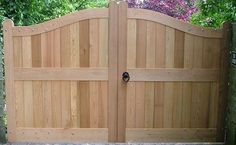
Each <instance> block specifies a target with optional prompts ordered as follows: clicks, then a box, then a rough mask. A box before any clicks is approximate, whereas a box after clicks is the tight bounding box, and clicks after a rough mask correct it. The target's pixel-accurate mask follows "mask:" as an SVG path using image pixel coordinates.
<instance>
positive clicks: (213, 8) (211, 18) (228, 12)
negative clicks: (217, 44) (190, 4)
mask: <svg viewBox="0 0 236 145" xmlns="http://www.w3.org/2000/svg"><path fill="white" fill-rule="evenodd" d="M197 7H198V8H199V12H197V13H195V14H193V15H192V17H191V23H193V24H195V25H200V26H205V27H213V28H217V27H220V26H221V25H222V24H223V23H224V22H226V21H235V20H236V1H235V0H198V2H197Z"/></svg>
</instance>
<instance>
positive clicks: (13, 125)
mask: <svg viewBox="0 0 236 145" xmlns="http://www.w3.org/2000/svg"><path fill="white" fill-rule="evenodd" d="M227 28H228V25H225V28H222V29H217V30H212V29H205V28H200V27H196V26H192V25H190V24H187V23H184V22H181V21H178V20H176V19H174V18H171V17H168V16H165V15H163V14H160V13H157V12H153V11H149V10H141V9H130V8H127V5H126V3H123V2H121V3H120V4H116V3H115V2H111V3H110V6H109V8H104V9H88V10H82V11H79V12H77V13H74V14H70V15H67V16H63V17H61V18H58V19H55V20H51V21H48V22H45V23H42V24H37V25H34V26H23V27H14V26H13V23H12V21H10V20H6V21H5V22H4V46H5V66H6V67H5V68H6V93H7V111H8V113H7V116H8V139H9V141H11V142H125V141H126V142H190V141H216V140H217V139H220V138H221V137H222V136H224V135H221V134H224V130H223V120H224V106H223V104H224V103H223V102H224V100H225V98H226V95H225V93H226V89H227V87H226V86H227V85H226V84H225V83H226V73H227V47H228V46H227V44H228V43H227V40H228V39H227V36H228V35H227V31H225V30H226V29H227ZM123 72H128V73H129V75H130V81H129V82H127V83H126V82H124V81H123V80H122V74H123ZM221 141H222V140H221Z"/></svg>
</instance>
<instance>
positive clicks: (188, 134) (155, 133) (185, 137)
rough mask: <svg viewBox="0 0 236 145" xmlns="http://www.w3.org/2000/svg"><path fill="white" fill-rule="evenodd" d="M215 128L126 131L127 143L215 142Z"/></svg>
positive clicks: (138, 129) (129, 129)
mask: <svg viewBox="0 0 236 145" xmlns="http://www.w3.org/2000/svg"><path fill="white" fill-rule="evenodd" d="M215 136H216V129H215V128H206V129H205V128H199V129H198V128H191V129H189V128H186V129H184V128H176V129H175V128H168V129H163V128H161V129H157V128H155V129H142V128H137V129H131V128H128V129H126V141H127V142H140V143H141V142H143V141H148V142H203V141H204V142H206V141H209V142H215V141H216V138H215Z"/></svg>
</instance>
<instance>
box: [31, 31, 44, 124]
mask: <svg viewBox="0 0 236 145" xmlns="http://www.w3.org/2000/svg"><path fill="white" fill-rule="evenodd" d="M41 64H42V63H41V35H35V36H32V67H41ZM33 102H34V105H33V108H34V109H33V110H34V127H43V97H42V81H33Z"/></svg>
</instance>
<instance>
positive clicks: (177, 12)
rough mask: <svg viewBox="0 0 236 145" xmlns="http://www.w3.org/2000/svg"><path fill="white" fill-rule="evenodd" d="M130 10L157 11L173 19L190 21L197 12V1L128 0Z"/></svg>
mask: <svg viewBox="0 0 236 145" xmlns="http://www.w3.org/2000/svg"><path fill="white" fill-rule="evenodd" d="M126 2H127V3H128V5H129V7H130V8H142V9H149V10H153V11H157V12H160V13H163V14H166V15H169V16H171V17H174V18H177V19H180V20H183V21H188V20H189V18H190V16H191V15H192V14H193V13H195V12H197V11H198V9H197V8H196V7H195V2H196V0H126Z"/></svg>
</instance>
